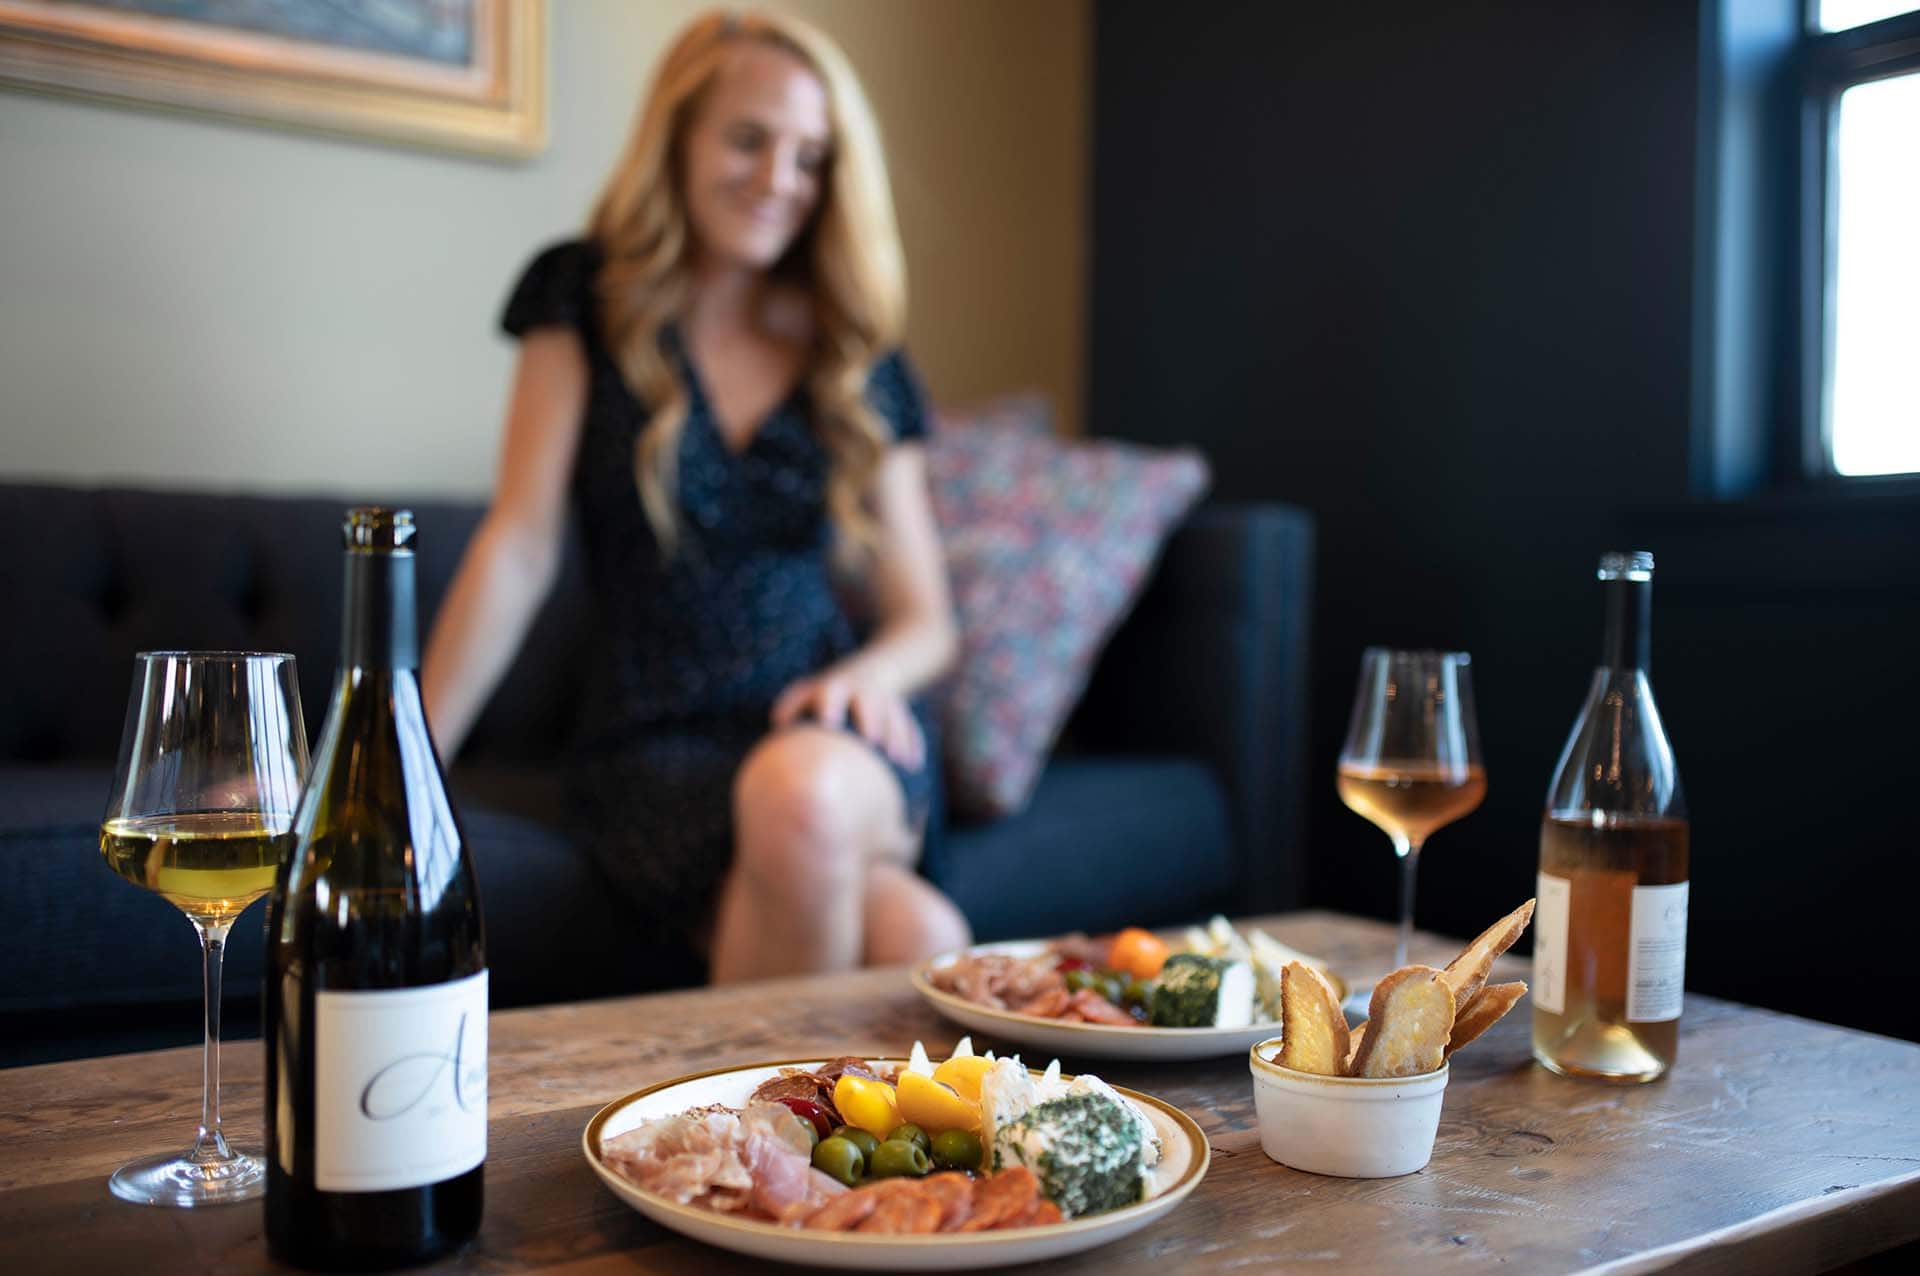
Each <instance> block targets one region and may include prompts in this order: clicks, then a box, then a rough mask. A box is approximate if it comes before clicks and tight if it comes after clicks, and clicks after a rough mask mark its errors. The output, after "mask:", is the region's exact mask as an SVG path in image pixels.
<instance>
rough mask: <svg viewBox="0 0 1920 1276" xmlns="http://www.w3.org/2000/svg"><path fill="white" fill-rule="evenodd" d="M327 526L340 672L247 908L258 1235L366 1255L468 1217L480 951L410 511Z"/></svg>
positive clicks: (414, 1243) (342, 1259) (483, 977)
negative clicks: (283, 836)
mask: <svg viewBox="0 0 1920 1276" xmlns="http://www.w3.org/2000/svg"><path fill="white" fill-rule="evenodd" d="M344 530H345V533H346V607H345V617H344V620H343V623H342V626H341V643H340V646H341V652H340V669H339V672H338V673H337V674H336V675H335V677H334V684H333V694H332V697H331V700H330V703H329V705H328V709H327V721H326V726H325V727H324V728H323V729H322V731H321V734H320V744H319V747H318V749H317V750H316V751H315V753H314V758H313V769H312V773H311V778H310V779H309V780H308V782H307V788H306V791H305V793H304V795H303V796H302V798H301V803H300V810H299V813H298V815H297V816H296V818H295V821H294V849H293V853H292V855H291V856H290V857H289V858H288V859H287V861H286V862H285V863H284V864H283V865H282V866H281V868H280V872H279V876H278V878H277V880H276V882H275V884H274V890H273V898H272V905H271V908H270V910H269V912H268V916H267V985H266V1025H265V1027H266V1048H267V1093H266V1109H267V1158H266V1159H267V1196H266V1211H267V1246H268V1249H269V1251H270V1252H271V1253H272V1254H273V1256H274V1257H276V1258H278V1259H281V1260H283V1261H286V1262H290V1263H295V1264H298V1265H300V1266H305V1267H319V1268H335V1269H338V1268H356V1269H370V1268H379V1267H391V1266H400V1265H403V1264H408V1263H414V1262H419V1261H422V1260H425V1259H428V1258H431V1257H433V1256H435V1255H437V1254H441V1253H444V1252H446V1251H448V1250H451V1249H454V1248H457V1247H458V1246H460V1245H462V1244H464V1243H465V1242H466V1241H467V1240H469V1239H470V1238H472V1236H473V1235H474V1233H475V1232H476V1231H477V1230H478V1229H479V1226H480V1210H481V1199H482V1192H483V1176H484V1172H485V1160H486V1152H487V965H486V945H485V939H484V936H483V933H482V930H481V921H480V901H479V895H478V892H477V890H476V887H475V882H474V872H473V861H472V858H471V856H469V855H468V853H467V851H466V848H465V842H464V840H463V839H462V837H461V835H460V824H459V821H458V820H457V819H456V818H455V816H454V813H453V808H452V806H451V805H450V804H449V802H448V800H447V790H446V785H445V783H444V781H443V780H442V778H441V773H440V764H439V761H438V759H437V757H436V756H435V754H434V749H433V741H432V740H431V738H430V737H429V736H428V734H427V723H426V716H425V713H424V711H423V709H422V707H421V700H420V682H419V676H418V669H419V663H420V661H419V645H418V634H417V627H416V625H415V622H414V524H413V515H412V514H411V513H409V512H408V511H406V510H391V509H377V508H369V509H355V510H350V511H349V512H348V514H347V519H346V525H345V529H344Z"/></svg>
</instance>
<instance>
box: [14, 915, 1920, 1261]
mask: <svg viewBox="0 0 1920 1276" xmlns="http://www.w3.org/2000/svg"><path fill="white" fill-rule="evenodd" d="M1266 924H1267V925H1268V927H1269V929H1271V930H1272V931H1273V932H1274V933H1275V934H1276V935H1277V936H1278V937H1279V938H1281V939H1282V940H1285V941H1286V942H1288V943H1290V944H1294V945H1296V946H1298V947H1301V948H1304V949H1306V950H1308V951H1311V952H1319V953H1324V954H1326V955H1328V956H1329V957H1332V958H1333V959H1335V963H1336V965H1338V966H1340V967H1342V968H1345V969H1349V970H1362V969H1366V968H1368V967H1370V966H1371V965H1372V964H1374V963H1375V962H1377V961H1378V960H1379V958H1380V956H1381V955H1382V954H1383V953H1385V952H1386V951H1387V950H1388V949H1390V948H1391V945H1392V933H1391V930H1390V928H1388V927H1386V926H1382V925H1379V924H1376V923H1373V922H1364V921H1358V920H1355V919H1352V918H1344V917H1339V916H1335V915H1332V914H1326V913H1300V914H1292V915H1289V916H1287V917H1284V918H1279V919H1274V920H1271V921H1269V922H1267V923H1266ZM1456 947H1457V945H1454V944H1450V943H1448V942H1446V941H1442V940H1436V939H1433V938H1431V937H1424V936H1423V937H1421V938H1420V940H1419V941H1418V946H1417V948H1416V954H1415V955H1416V958H1417V959H1422V960H1427V961H1432V962H1433V963H1434V964H1436V965H1438V964H1440V962H1441V961H1444V959H1445V958H1446V957H1448V956H1450V955H1451V954H1452V951H1453V950H1454V948H1456ZM1436 959H1438V960H1436ZM491 1033H492V1059H491V1074H492V1076H491V1083H490V1089H491V1096H490V1097H491V1105H492V1106H491V1118H492V1119H491V1126H490V1137H491V1143H490V1154H489V1159H488V1168H487V1213H486V1222H485V1225H484V1229H483V1231H482V1232H481V1236H480V1240H479V1242H478V1243H477V1244H476V1245H475V1246H474V1247H473V1248H472V1249H471V1250H469V1251H468V1252H466V1253H464V1254H462V1255H459V1256H457V1257H455V1258H453V1259H451V1260H448V1261H447V1262H445V1263H443V1264H441V1265H440V1266H439V1267H437V1268H431V1269H427V1270H445V1271H476V1272H548V1273H566V1274H567V1276H585V1274H587V1273H615V1272H618V1273H633V1272H694V1271H697V1272H700V1273H703V1274H706V1273H723V1272H736V1271H739V1272H746V1271H754V1270H758V1268H757V1267H756V1266H755V1265H754V1264H752V1263H750V1262H748V1261H747V1260H744V1259H737V1258H735V1257H733V1256H732V1255H729V1254H726V1253H723V1252H721V1251H718V1250H713V1249H708V1248H706V1247H704V1246H702V1245H699V1244H696V1243H694V1242H692V1241H687V1240H682V1239H681V1238H679V1237H678V1236H676V1235H675V1234H674V1233H672V1232H668V1231H665V1230H664V1229H662V1228H659V1227H657V1226H655V1225H653V1224H652V1223H649V1222H647V1221H646V1220H645V1219H643V1218H641V1217H640V1216H639V1215H638V1214H636V1213H634V1212H633V1211H632V1210H630V1209H628V1208H627V1207H626V1206H625V1205H623V1204H621V1203H620V1202H619V1201H618V1200H616V1199H615V1198H614V1196H613V1195H612V1194H611V1193H609V1192H608V1191H607V1190H606V1189H605V1188H604V1187H603V1186H602V1185H601V1184H600V1183H599V1181H598V1180H596V1179H595V1178H594V1177H593V1175H592V1173H591V1172H590V1171H589V1170H588V1169H587V1166H586V1163H585V1162H584V1161H583V1160H582V1158H581V1155H580V1149H579V1143H580V1131H581V1129H582V1127H584V1126H585V1125H586V1122H587V1119H588V1118H589V1117H590V1116H591V1115H592V1114H593V1113H594V1111H595V1110H596V1109H598V1108H599V1107H600V1106H601V1105H602V1104H604V1103H606V1102H607V1101H608V1100H610V1099H613V1098H617V1097H619V1096H620V1095H622V1094H625V1093H627V1092H629V1091H631V1090H635V1089H638V1088H639V1087H641V1086H643V1085H646V1084H648V1083H651V1082H654V1081H658V1080H662V1079H664V1078H667V1077H671V1076H676V1075H678V1074H680V1073H683V1072H689V1071H693V1070H696V1069H700V1068H707V1067H712V1066H715V1065H716V1064H720V1063H724V1062H727V1061H739V1062H742V1063H744V1062H748V1061H751V1060H756V1059H776V1058H795V1057H824V1056H828V1055H835V1054H845V1053H853V1054H860V1053H868V1052H870V1053H874V1054H900V1053H904V1052H905V1049H906V1047H907V1046H909V1045H910V1044H911V1043H912V1042H913V1040H914V1038H915V1037H919V1038H922V1039H924V1040H925V1041H926V1042H927V1043H928V1046H929V1048H930V1049H931V1050H932V1051H933V1052H934V1054H935V1057H938V1056H939V1055H940V1054H941V1053H942V1052H943V1051H944V1049H945V1048H946V1047H948V1046H950V1045H952V1043H953V1042H954V1040H955V1039H956V1036H957V1035H958V1034H957V1033H956V1032H955V1030H954V1029H953V1027H952V1026H950V1025H949V1024H947V1023H946V1022H944V1021H943V1020H941V1019H939V1018H937V1017H936V1016H934V1014H933V1013H932V1012H931V1011H930V1010H928V1009H926V1008H925V1007H924V1006H923V1005H922V1004H921V1003H920V1001H919V1000H918V998H917V997H915V995H914V994H913V992H912V991H911V990H910V989H909V987H908V986H907V981H906V978H905V976H904V975H903V974H902V973H901V972H899V971H867V972H863V973H860V974H857V975H852V976H841V977H831V978H829V977H812V978H799V979H787V980H777V981H772V982H767V983H762V984H754V985H748V986H740V987H733V988H725V989H710V990H702V991H694V992H681V993H669V994H663V995H659V996H652V997H637V998H630V999H625V1000H619V1001H603V1002H591V1003H582V1004H578V1005H570V1006H553V1007H546V1008H541V1009H534V1010H517V1011H507V1012H503V1013H501V1014H497V1015H495V1016H494V1017H493V1022H492V1027H491ZM1527 1034H1528V1015H1527V1014H1526V1013H1525V1007H1521V1008H1520V1009H1518V1010H1516V1011H1515V1012H1514V1013H1513V1014H1512V1015H1510V1016H1508V1018H1507V1019H1506V1020H1505V1021H1503V1022H1502V1023H1501V1024H1500V1025H1499V1026H1498V1027H1497V1028H1495V1029H1494V1030H1493V1031H1492V1032H1490V1033H1489V1034H1488V1035H1487V1036H1485V1037H1483V1038H1482V1039H1481V1040H1480V1041H1479V1042H1478V1043H1476V1044H1475V1045H1474V1046H1472V1047H1471V1048H1470V1049H1468V1050H1467V1051H1466V1052H1464V1053H1463V1054H1462V1055H1460V1056H1459V1058H1458V1059H1457V1060H1456V1061H1455V1064H1454V1070H1453V1079H1452V1082H1451V1084H1450V1086H1449V1088H1448V1091H1447V1097H1446V1108H1445V1114H1444V1116H1443V1118H1442V1121H1441V1125H1440V1136H1439V1141H1438V1143H1437V1145H1436V1146H1435V1148H1434V1154H1433V1162H1432V1164H1431V1165H1429V1166H1428V1167H1427V1169H1426V1170H1424V1171H1422V1172H1421V1173H1419V1174H1414V1175H1409V1176H1407V1177H1405V1178H1399V1179H1383V1180H1346V1179H1331V1178H1320V1177H1317V1176H1314V1175H1310V1174H1302V1173H1298V1172H1296V1171H1293V1170H1289V1169H1285V1168H1283V1167H1281V1166H1278V1165H1275V1164H1274V1163H1273V1162H1271V1161H1269V1160H1267V1159H1266V1157H1265V1156H1264V1155H1263V1154H1262V1153H1261V1151H1260V1143H1259V1137H1258V1134H1257V1131H1256V1128H1255V1123H1254V1115H1253V1100H1252V1090H1251V1084H1250V1081H1249V1078H1248V1074H1247V1065H1246V1062H1245V1060H1244V1059H1242V1058H1231V1059H1221V1060H1217V1061H1212V1062H1207V1063H1202V1064H1185V1065H1131V1064H1117V1063H1109V1064H1106V1065H1105V1066H1101V1067H1099V1068H1098V1071H1099V1072H1100V1073H1101V1074H1102V1075H1103V1076H1106V1077H1108V1078H1109V1079H1111V1080H1113V1081H1115V1082H1117V1083H1120V1084H1122V1085H1128V1086H1133V1087H1135V1088H1138V1089H1141V1090H1145V1091H1148V1092H1150V1093H1153V1094H1156V1095H1159V1096H1162V1097H1164V1098H1166V1099H1169V1100H1171V1101H1172V1102H1174V1103H1177V1104H1179V1105H1180V1106H1182V1107H1184V1108H1185V1109H1186V1110H1187V1111H1188V1112H1189V1113H1191V1114H1192V1115H1193V1116H1194V1118H1195V1119H1196V1120H1197V1121H1199V1123H1200V1125H1201V1126H1202V1128H1204V1129H1205V1130H1206V1132H1207V1137H1208V1139H1209V1140H1210V1141H1211V1143H1212V1145H1213V1156H1214V1160H1213V1168H1212V1170H1211V1171H1210V1172H1209V1174H1208V1176H1207V1179H1206V1181H1205V1182H1203V1183H1202V1184H1201V1185H1200V1187H1199V1189H1198V1190H1197V1191H1196V1192H1195V1193H1194V1194H1193V1196H1192V1197H1191V1198H1189V1199H1188V1200H1187V1201H1186V1202H1185V1203H1184V1204H1182V1205H1181V1206H1180V1207H1179V1208H1177V1209H1176V1210H1175V1211H1174V1212H1173V1213H1172V1214H1171V1215H1170V1216H1168V1217H1167V1218H1166V1219H1165V1220H1163V1221H1161V1222H1160V1223H1158V1224H1156V1225H1155V1226H1152V1227H1149V1228H1147V1229H1146V1230H1144V1231H1142V1232H1140V1233H1137V1234H1135V1235H1134V1236H1132V1237H1130V1238H1128V1239H1126V1240H1123V1241H1120V1242H1118V1243H1116V1244H1114V1245H1111V1246H1108V1247H1106V1248H1103V1249H1099V1250H1095V1251H1093V1252H1092V1253H1090V1254H1087V1255H1085V1256H1083V1257H1081V1258H1080V1259H1078V1260H1075V1261H1070V1262H1066V1263H1062V1264H1059V1265H1058V1266H1060V1267H1061V1268H1064V1269H1066V1270H1071V1271H1088V1272H1092V1271H1100V1272H1110V1271H1136V1272H1151V1273H1154V1276H1162V1274H1164V1273H1166V1272H1169V1271H1182V1272H1186V1271H1196V1270H1200V1271H1204V1270H1209V1269H1213V1270H1226V1269H1230V1268H1232V1269H1238V1268H1253V1269H1255V1270H1267V1271H1274V1270H1280V1271H1292V1270H1337V1271H1341V1272H1357V1271H1400V1270H1413V1269H1416V1268H1417V1269H1419V1270H1423V1271H1426V1270H1432V1271H1439V1270H1459V1271H1465V1270H1473V1271H1481V1270H1484V1269H1485V1268H1487V1267H1489V1266H1492V1265H1502V1266H1504V1268H1505V1270H1508V1271H1517V1272H1564V1271H1605V1272H1609V1273H1624V1272H1643V1271H1656V1270H1658V1271H1686V1272H1741V1271H1752V1270H1761V1269H1764V1270H1768V1271H1792V1270H1806V1271H1815V1270H1820V1269H1822V1268H1825V1267H1829V1266H1832V1265H1835V1264H1838V1263H1842V1262H1845V1261H1848V1260H1851V1259H1853V1258H1857V1257H1860V1256H1862V1255H1866V1254H1870V1253H1873V1252H1876V1251H1879V1250H1884V1249H1888V1248H1891V1247H1893V1246H1896V1245H1900V1244H1904V1243H1906V1242H1909V1241H1912V1240H1914V1239H1915V1238H1917V1237H1920V1046H1915V1045H1909V1044H1906V1043H1903V1042H1898V1041H1892V1040H1889V1039H1887V1038H1883V1037H1875V1036H1870V1035H1867V1034H1865V1033H1859V1032H1851V1031H1846V1030H1844V1029H1839V1028H1833V1027H1828V1026H1825V1025H1822V1024H1817V1023H1811V1022H1808V1021H1806V1020H1802V1019H1794V1018H1790V1017H1788V1016H1784V1015H1777V1014H1772V1013H1769V1012H1767V1011H1761V1010H1753V1009H1749V1008H1747V1007H1743V1006H1737V1005H1733V1004H1730V1003H1728V1002H1724V1001H1716V1000H1714V999H1712V998H1708V997H1698V996H1689V997H1688V999H1687V1013H1686V1018H1685V1019H1684V1020H1683V1021H1682V1026H1681V1047H1680V1062H1679V1065H1678V1066H1677V1068H1676V1069H1675V1071H1674V1072H1673V1074H1672V1075H1671V1076H1670V1077H1668V1078H1667V1079H1666V1080H1665V1081H1662V1082H1660V1083H1657V1084H1654V1085H1649V1086H1639V1087H1630V1088H1614V1087H1609V1086H1601V1085H1593V1084H1585V1083H1580V1082H1574V1081H1568V1080H1564V1079H1562V1078H1559V1077H1555V1076H1553V1075H1551V1074H1549V1073H1547V1072H1546V1071H1545V1070H1543V1069H1541V1068H1538V1067H1535V1066H1533V1065H1532V1064H1531V1063H1530V1062H1529V1060H1528V1053H1527ZM1067 1062H1068V1063H1069V1064H1071V1063H1072V1062H1073V1061H1072V1060H1068V1061H1067ZM224 1066H225V1072H226V1090H225V1096H226V1113H227V1129H228V1130H229V1132H232V1133H237V1134H238V1135H239V1137H240V1140H241V1141H242V1142H243V1143H251V1144H255V1145H257V1144H258V1142H259V1129H260V1051H259V1048H258V1046H257V1045H255V1044H253V1043H244V1044H241V1045H238V1046H236V1047H233V1048H231V1049H230V1050H229V1051H228V1052H227V1055H226V1059H225V1065H224ZM199 1084H200V1070H199V1052H198V1050H197V1049H189V1050H165V1051H156V1052H153V1053H149V1054H135V1055H120V1056H116V1057H110V1058H102V1059H90V1060H83V1061H78V1062H73V1063H61V1064H51V1065H47V1066H43V1067H34V1068H20V1069H14V1070H11V1071H4V1072H0V1271H4V1272H8V1273H20V1274H22V1276H24V1274H25V1273H37V1272H42V1271H46V1272H52V1271H60V1272H74V1273H87V1272H100V1273H120V1272H128V1271H133V1272H139V1273H141V1274H142V1276H160V1274H162V1273H168V1272H188V1271H192V1272H203V1271H207V1272H252V1271H261V1270H269V1269H272V1268H273V1267H274V1265H273V1264H272V1263H270V1262H269V1261H268V1259H267V1256H266V1248H265V1244H264V1242H263V1240H262V1237H261V1217H260V1211H259V1209H258V1207H257V1206H231V1207H227V1208H223V1209H215V1210H207V1211H204V1212H202V1211H193V1212H189V1211H183V1210H168V1209H154V1208H147V1207H142V1206H136V1205H127V1204H123V1203H121V1202H120V1201H117V1200H115V1199H114V1198H113V1197H111V1196H109V1195H108V1193H107V1175H108V1173H109V1172H110V1171H111V1170H112V1169H113V1168H114V1167H115V1166H116V1165H118V1164H119V1163H120V1162H121V1161H123V1160H126V1159H129V1158H131V1157H133V1156H136V1155H143V1154H146V1153H149V1152H156V1151H162V1150H166V1149H169V1148H172V1147H174V1146H175V1145H176V1144H180V1145H184V1144H185V1143H186V1142H187V1141H188V1136H189V1134H190V1132H191V1128H192V1126H193V1123H194V1121H195V1119H196V1117H197V1114H198V1110H199V1097H200V1096H199Z"/></svg>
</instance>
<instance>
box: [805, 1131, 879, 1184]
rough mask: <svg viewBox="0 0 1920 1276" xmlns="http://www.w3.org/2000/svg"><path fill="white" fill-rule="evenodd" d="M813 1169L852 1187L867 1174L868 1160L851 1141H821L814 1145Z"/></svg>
mask: <svg viewBox="0 0 1920 1276" xmlns="http://www.w3.org/2000/svg"><path fill="white" fill-rule="evenodd" d="M813 1167H814V1168H815V1169H817V1170H821V1171H824V1172H825V1173H826V1174H828V1175H830V1176H831V1177H833V1178H836V1179H838V1180H839V1181H840V1182H842V1183H845V1184H846V1185H847V1186H848V1187H852V1186H853V1185H854V1184H855V1183H858V1182H859V1181H860V1176H861V1175H862V1174H863V1173H865V1172H866V1168H867V1158H866V1156H865V1155H864V1154H863V1153H862V1152H861V1151H860V1148H859V1146H858V1145H857V1144H855V1143H854V1142H853V1141H852V1140H850V1139H841V1138H827V1139H821V1140H820V1142H819V1143H817V1144H815V1145H814V1149H813Z"/></svg>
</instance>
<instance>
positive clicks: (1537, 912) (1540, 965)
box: [1529, 873, 1573, 1015]
mask: <svg viewBox="0 0 1920 1276" xmlns="http://www.w3.org/2000/svg"><path fill="white" fill-rule="evenodd" d="M1533 893H1534V901H1535V902H1534V905H1533V987H1532V988H1531V989H1529V992H1530V994H1531V995H1532V997H1533V1004H1534V1006H1535V1007H1536V1008H1537V1009H1540V1010H1544V1011H1547V1012H1548V1013H1549V1014H1555V1015H1561V1014H1565V1013H1566V1011H1567V913H1568V907H1569V905H1570V904H1572V902H1573V883H1572V882H1571V881H1569V880H1568V879H1567V878H1564V877H1555V876H1554V875H1553V874H1551V873H1542V874H1540V876H1539V878H1538V880H1537V881H1536V882H1535V883H1534V888H1533Z"/></svg>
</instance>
